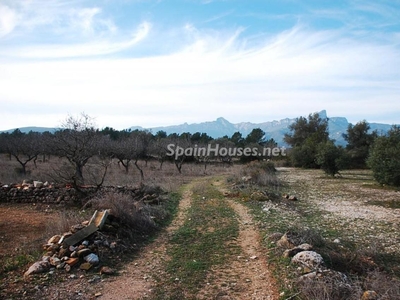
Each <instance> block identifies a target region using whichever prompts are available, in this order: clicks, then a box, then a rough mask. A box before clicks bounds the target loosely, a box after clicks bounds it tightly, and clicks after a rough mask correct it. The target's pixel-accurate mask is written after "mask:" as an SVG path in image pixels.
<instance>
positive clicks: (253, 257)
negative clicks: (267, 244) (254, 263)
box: [250, 255, 258, 259]
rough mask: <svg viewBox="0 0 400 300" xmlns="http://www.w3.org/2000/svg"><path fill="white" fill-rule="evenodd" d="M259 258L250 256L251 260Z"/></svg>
mask: <svg viewBox="0 0 400 300" xmlns="http://www.w3.org/2000/svg"><path fill="white" fill-rule="evenodd" d="M257 258H258V256H256V255H253V256H250V259H257Z"/></svg>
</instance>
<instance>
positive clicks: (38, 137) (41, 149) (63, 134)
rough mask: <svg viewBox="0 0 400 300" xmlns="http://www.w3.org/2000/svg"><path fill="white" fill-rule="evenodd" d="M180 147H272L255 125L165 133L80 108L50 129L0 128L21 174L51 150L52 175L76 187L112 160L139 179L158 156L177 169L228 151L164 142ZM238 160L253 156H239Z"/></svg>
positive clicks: (96, 177) (94, 178) (222, 158)
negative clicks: (197, 152) (189, 151)
mask: <svg viewBox="0 0 400 300" xmlns="http://www.w3.org/2000/svg"><path fill="white" fill-rule="evenodd" d="M170 144H173V145H175V146H179V147H182V148H188V147H194V146H196V147H206V146H207V145H209V144H211V145H212V144H214V145H215V144H218V145H219V146H221V147H225V148H232V147H244V146H246V147H249V146H250V147H265V146H268V145H269V146H270V147H276V146H277V143H276V142H275V141H274V140H273V139H270V140H265V133H264V132H263V131H262V130H261V129H259V128H257V129H254V130H253V131H251V132H250V133H249V134H248V135H247V136H246V137H243V136H242V134H241V133H240V132H236V133H234V134H233V135H232V137H228V136H224V137H222V138H218V139H214V138H212V137H211V136H209V135H207V134H206V133H200V132H196V133H194V134H191V133H188V132H186V133H182V134H177V133H173V134H169V135H167V133H166V132H165V131H158V132H157V133H155V134H153V133H151V132H150V131H148V130H133V131H132V130H115V129H113V128H111V127H105V128H103V129H98V128H96V126H95V125H94V122H93V119H92V118H91V117H90V116H88V115H86V114H81V115H80V116H78V117H74V116H69V117H67V119H66V120H65V121H64V122H63V123H62V124H61V128H60V129H58V130H56V131H55V132H43V133H38V132H32V131H31V132H29V133H22V132H21V131H20V130H19V129H16V130H14V131H13V132H12V133H5V132H3V133H1V134H0V153H3V154H7V155H8V156H9V158H10V159H12V158H14V159H15V160H16V161H18V163H19V164H20V172H21V173H22V174H27V164H28V163H30V162H32V163H33V164H34V165H35V166H36V163H37V161H38V160H40V161H43V162H44V161H46V160H48V159H49V157H51V156H57V157H62V158H65V159H66V162H67V163H65V164H62V165H61V166H58V167H57V168H54V170H53V171H54V174H55V175H56V176H55V177H56V179H57V180H60V181H63V182H67V183H70V184H72V185H73V186H75V187H79V186H82V185H84V184H85V182H88V181H89V182H91V183H93V182H94V183H95V184H96V185H99V186H100V185H102V184H103V182H104V179H105V176H106V174H107V170H108V168H109V167H110V165H111V162H112V161H113V160H116V161H117V162H118V164H120V165H121V166H122V167H123V169H124V171H125V172H126V173H128V172H129V170H130V168H131V167H134V168H136V169H137V171H138V172H139V174H140V177H141V180H143V179H144V172H143V166H142V164H141V163H139V162H144V163H145V164H146V165H147V162H148V161H149V160H157V161H158V162H159V168H160V169H162V167H163V164H164V162H166V161H170V162H173V163H174V164H175V166H176V169H177V170H178V171H179V173H181V171H182V165H183V163H184V162H195V163H201V164H203V165H204V168H205V169H206V168H207V164H208V163H209V162H211V161H219V162H222V163H228V164H230V163H232V160H233V159H234V157H231V156H229V155H218V154H217V155H202V156H188V155H185V154H180V155H179V156H170V155H168V145H170ZM240 159H241V160H242V161H246V159H247V160H248V159H254V158H252V157H250V158H248V157H241V158H240Z"/></svg>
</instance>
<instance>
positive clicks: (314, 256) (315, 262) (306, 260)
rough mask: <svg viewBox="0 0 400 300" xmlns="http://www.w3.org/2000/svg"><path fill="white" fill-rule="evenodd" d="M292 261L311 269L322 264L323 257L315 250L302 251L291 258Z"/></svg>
mask: <svg viewBox="0 0 400 300" xmlns="http://www.w3.org/2000/svg"><path fill="white" fill-rule="evenodd" d="M292 262H293V263H297V264H301V265H303V266H305V267H308V268H310V269H312V270H315V269H318V268H320V267H321V266H323V265H324V259H323V258H322V256H321V255H320V254H318V253H317V252H315V251H302V252H300V253H297V254H296V255H295V256H293V258H292Z"/></svg>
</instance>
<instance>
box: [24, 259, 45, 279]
mask: <svg viewBox="0 0 400 300" xmlns="http://www.w3.org/2000/svg"><path fill="white" fill-rule="evenodd" d="M49 269H50V263H49V262H48V261H43V260H42V261H37V262H35V263H34V264H33V265H32V266H30V267H29V269H28V271H26V272H25V273H24V276H29V275H31V274H39V273H44V272H46V271H48V270H49Z"/></svg>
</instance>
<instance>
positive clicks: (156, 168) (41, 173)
mask: <svg viewBox="0 0 400 300" xmlns="http://www.w3.org/2000/svg"><path fill="white" fill-rule="evenodd" d="M138 164H139V166H140V168H142V170H143V172H144V181H143V182H142V181H141V178H140V173H139V171H138V170H137V168H136V167H135V166H134V165H133V164H132V165H131V166H130V168H129V172H128V173H126V172H125V169H124V167H123V166H120V165H119V164H118V163H117V160H112V161H111V164H110V165H109V167H108V170H107V174H106V176H105V181H104V184H103V185H105V186H138V185H139V184H141V183H144V184H146V185H156V186H161V187H162V188H163V189H164V190H165V191H168V192H169V191H175V190H177V189H178V188H179V187H180V186H181V185H182V184H185V183H188V182H190V181H191V180H192V179H194V178H196V177H199V176H205V175H216V174H221V173H226V172H230V169H231V167H229V166H226V165H223V164H222V163H221V164H209V165H207V169H204V165H202V164H194V163H187V164H183V166H182V173H181V174H180V173H179V172H178V170H177V169H176V167H175V165H174V164H173V163H171V162H164V164H163V166H162V169H160V163H159V162H158V161H148V162H147V163H146V162H145V161H139V163H138ZM68 166H69V165H68V162H67V161H66V160H65V159H63V158H58V157H55V156H52V157H50V158H49V159H48V160H46V161H45V162H42V161H41V160H38V161H37V163H36V166H35V165H34V164H33V162H29V163H28V164H27V174H26V175H24V174H21V172H20V171H19V168H20V165H19V163H18V162H17V161H16V160H15V159H12V160H9V158H8V156H6V155H4V154H3V155H1V156H0V183H2V184H12V183H21V182H22V181H23V180H24V179H29V180H39V181H43V182H45V181H49V182H57V181H59V180H60V178H59V176H57V174H56V173H57V172H60V170H61V173H66V172H67V171H68V170H67V169H68ZM84 176H85V178H86V182H85V183H86V184H89V185H91V184H96V183H98V182H99V178H100V176H101V170H96V168H94V167H93V165H92V166H91V168H90V171H89V170H86V172H85V170H84Z"/></svg>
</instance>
